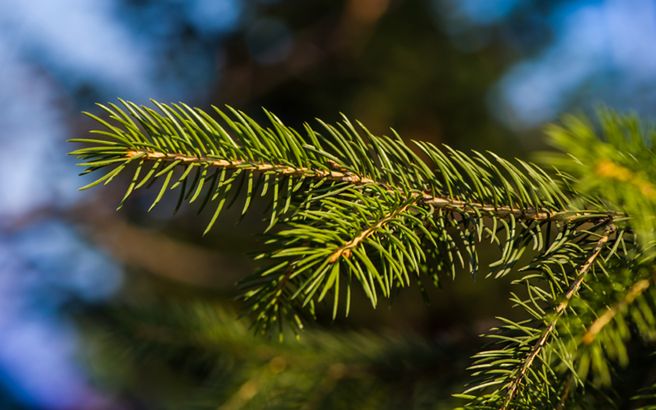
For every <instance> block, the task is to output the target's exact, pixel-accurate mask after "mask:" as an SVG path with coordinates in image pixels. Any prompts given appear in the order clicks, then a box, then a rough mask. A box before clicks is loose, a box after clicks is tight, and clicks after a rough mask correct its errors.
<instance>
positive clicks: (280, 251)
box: [72, 101, 656, 409]
mask: <svg viewBox="0 0 656 410" xmlns="http://www.w3.org/2000/svg"><path fill="white" fill-rule="evenodd" d="M121 103H122V107H119V106H118V105H115V104H108V105H99V107H100V108H101V109H102V110H103V111H104V112H105V117H106V118H101V117H98V116H95V115H93V114H88V115H89V116H91V117H92V118H93V119H94V120H95V121H96V122H97V123H98V124H99V125H100V128H99V129H97V130H93V131H91V132H92V134H94V136H92V137H89V138H76V139H73V140H72V141H73V142H78V143H82V144H83V146H82V147H81V148H79V149H77V150H75V151H74V152H73V153H72V154H73V155H75V156H77V157H78V158H80V159H81V160H82V162H81V163H80V165H81V166H83V167H85V171H84V172H83V174H89V173H95V172H97V171H100V173H101V174H100V176H99V177H98V178H97V179H96V180H95V181H93V182H91V183H89V184H87V185H86V186H84V187H83V188H90V187H93V186H96V185H98V184H105V185H106V184H108V183H110V182H111V181H113V180H116V179H117V178H119V177H122V176H123V175H125V176H126V177H127V178H126V184H127V189H126V192H125V195H124V197H123V201H125V200H127V199H128V198H129V197H130V196H132V195H133V194H134V192H136V191H138V190H140V189H143V188H146V187H148V186H150V185H152V184H153V183H155V182H159V183H161V185H160V187H159V190H158V192H157V193H156V195H155V198H154V200H153V202H152V205H151V206H150V209H152V208H153V207H155V206H157V205H158V203H160V202H161V201H164V200H165V199H166V198H168V194H169V192H171V191H177V193H178V199H177V205H176V210H177V208H179V207H180V206H181V205H182V204H183V203H189V204H193V203H196V202H197V201H198V203H200V208H201V209H204V208H206V207H213V208H214V211H213V213H212V216H211V217H210V220H209V223H208V224H207V227H206V230H205V233H208V232H209V231H210V229H211V228H212V226H213V225H214V224H215V222H216V221H217V219H218V217H219V216H220V215H221V214H222V211H223V209H224V208H225V207H227V206H230V204H231V203H233V202H234V201H235V199H237V198H240V197H241V198H244V200H243V203H242V214H245V213H247V212H249V210H251V209H252V208H251V207H250V205H251V203H253V202H254V201H255V200H258V199H260V198H262V199H263V200H265V201H268V203H269V205H270V207H269V209H270V210H269V211H268V213H267V215H266V218H267V219H268V221H269V226H268V228H267V231H266V233H267V238H268V239H267V241H266V248H265V250H264V251H263V253H262V254H261V255H260V256H259V257H258V258H260V259H262V260H263V261H264V263H263V267H262V268H261V269H260V270H259V271H257V272H256V273H254V274H253V275H251V276H250V277H248V278H246V279H245V280H244V281H242V283H241V287H242V289H243V293H242V299H243V301H244V304H245V306H246V307H247V308H248V309H249V311H250V314H251V317H252V318H253V319H254V326H255V328H256V329H259V330H262V331H264V332H266V331H268V330H270V329H271V328H276V327H277V328H278V329H279V333H280V334H281V335H282V334H285V333H286V326H287V325H290V326H291V327H292V328H293V329H298V328H301V327H302V326H303V318H304V317H305V316H308V315H309V316H314V315H315V314H316V312H317V308H318V306H319V305H320V304H323V303H325V302H328V304H329V305H330V304H332V316H333V318H335V317H336V316H337V314H338V311H339V310H340V309H341V308H343V311H344V314H345V315H348V313H349V309H350V301H351V294H352V292H353V288H354V287H355V288H356V289H358V290H360V291H361V292H362V293H363V294H364V295H365V297H366V298H367V299H368V300H369V302H370V303H371V305H372V306H373V307H376V306H377V304H378V302H379V300H380V299H381V297H384V298H390V297H391V296H392V295H393V293H394V291H395V290H397V289H400V288H404V287H408V286H410V285H411V284H412V283H417V282H422V281H423V280H426V279H429V280H431V281H432V282H434V283H436V284H437V283H438V282H439V281H440V280H443V278H444V277H445V276H451V277H453V276H455V275H456V273H457V272H458V271H460V270H464V271H466V272H470V273H471V274H476V273H477V272H478V271H479V270H481V266H479V265H480V262H479V256H478V252H479V249H480V248H482V247H485V248H488V247H489V245H494V247H496V248H498V252H497V255H496V259H495V260H494V261H492V262H491V263H490V264H489V265H488V266H487V267H483V271H484V273H485V275H486V276H488V277H494V278H499V277H502V276H505V275H508V274H509V273H510V272H511V271H513V272H517V273H518V274H519V278H518V279H516V280H514V281H513V284H515V285H519V286H521V287H522V290H521V291H520V292H513V293H512V294H511V301H512V302H513V304H514V305H515V307H517V308H519V309H520V310H521V311H522V314H523V317H522V318H521V319H518V320H510V319H506V318H499V320H500V322H501V325H500V326H499V327H498V328H496V329H492V331H491V332H490V333H488V334H486V335H485V336H486V337H487V338H488V340H492V341H493V342H494V347H493V348H491V349H488V350H483V351H481V352H479V353H478V354H476V355H475V356H474V363H473V365H472V366H471V370H472V375H473V376H474V378H475V379H476V380H475V381H474V382H473V383H472V384H471V385H470V386H469V387H468V388H467V390H466V391H465V392H464V393H463V394H460V395H456V396H457V397H462V398H465V399H467V400H468V404H467V405H468V406H471V407H481V408H497V409H510V408H522V407H527V408H536V407H538V408H539V407H544V408H555V407H557V408H566V406H568V405H569V404H571V403H573V402H574V401H575V400H578V399H579V397H580V395H579V394H578V393H579V392H581V391H585V392H588V391H589V390H585V389H586V388H587V387H589V386H594V387H599V388H600V389H606V390H604V394H605V393H606V392H608V389H611V388H612V387H610V386H611V385H612V380H611V377H610V370H609V369H610V368H611V366H615V365H616V364H619V365H620V366H625V365H627V363H628V355H629V348H628V342H629V340H630V339H631V337H632V335H634V334H638V335H639V336H640V337H641V339H642V341H644V342H645V343H647V342H652V341H653V336H654V331H653V329H654V327H655V326H656V319H654V318H656V303H655V302H654V298H655V296H656V295H655V292H654V291H653V289H654V287H653V286H652V284H653V280H654V278H653V276H652V275H651V274H646V273H645V272H653V271H654V266H653V265H654V254H653V248H654V246H653V244H654V243H655V242H654V240H653V238H655V237H656V234H655V233H654V232H656V218H655V217H654V215H655V214H656V197H655V196H654V192H656V190H655V188H654V187H656V183H655V181H656V173H655V172H654V168H653V166H651V165H653V157H654V155H655V153H654V147H655V146H656V133H651V134H645V133H644V131H642V129H641V128H640V127H638V126H637V123H636V122H635V121H634V120H631V119H627V118H624V117H618V116H615V115H613V114H606V115H602V126H601V130H602V131H603V136H601V137H599V136H597V135H596V133H595V130H596V128H595V127H594V126H593V125H591V124H590V123H589V122H587V121H585V120H581V119H576V118H570V119H568V120H566V121H565V126H563V127H557V128H551V131H550V133H551V138H552V142H553V143H554V144H555V145H556V146H558V147H560V148H561V149H562V150H563V151H565V152H564V153H563V154H560V153H557V154H554V153H551V154H549V155H545V156H544V158H545V160H547V161H548V163H549V165H550V166H555V167H556V169H555V170H554V171H553V172H547V171H545V170H544V169H543V168H541V167H539V166H536V165H534V164H531V163H527V162H524V161H521V160H513V161H508V160H505V159H503V158H500V157H498V156H497V155H495V154H493V153H490V152H487V153H479V152H475V151H472V152H463V151H458V150H454V149H452V148H450V147H448V146H443V147H436V146H434V145H432V144H429V143H426V142H421V141H411V142H405V141H404V140H403V139H401V137H400V136H399V135H397V134H396V133H395V132H394V131H393V130H392V131H391V133H392V136H385V135H383V136H377V135H374V134H372V133H371V132H370V131H369V130H368V129H367V128H365V127H364V126H363V125H362V124H360V123H359V122H353V121H350V120H348V119H347V118H346V117H343V118H342V120H341V121H339V122H337V123H335V124H327V123H324V122H322V121H320V120H317V123H316V124H315V125H310V124H304V125H303V127H302V130H296V129H294V128H291V127H288V126H286V125H284V124H283V123H282V122H281V121H280V120H279V119H278V118H277V117H275V115H273V114H271V113H269V112H267V111H264V115H265V116H266V120H265V121H263V122H258V121H255V120H254V119H253V118H251V117H249V116H247V115H246V114H244V113H243V112H240V111H237V110H234V109H232V108H230V107H227V108H226V109H219V108H216V107H213V113H212V114H210V113H208V112H206V111H204V110H201V109H198V108H191V107H189V106H187V105H185V104H171V105H167V104H161V103H158V102H156V101H153V104H154V105H155V107H156V108H157V109H152V108H150V107H146V106H138V105H136V104H134V103H131V102H126V101H121ZM240 194H241V196H240ZM121 203H123V202H121ZM633 273H635V275H634V276H631V275H632V274H633ZM618 289H621V290H618ZM610 295H612V296H610ZM609 299H612V301H611V302H610V303H609ZM290 319H291V320H290ZM591 369H592V370H591ZM591 371H592V373H593V374H594V377H592V378H590V377H588V374H589V373H590V372H591ZM329 379H330V378H329ZM249 380H251V379H249ZM253 380H255V379H252V380H251V381H253ZM259 380H260V379H257V381H254V382H253V383H256V384H257V385H258V386H260V385H262V386H264V384H260V381H259ZM330 380H332V379H330ZM268 382H269V381H267V383H268ZM321 383H323V382H321ZM321 383H320V384H321ZM326 383H328V382H326ZM330 383H332V382H330ZM244 386H246V387H248V386H251V387H252V383H251V384H249V382H248V381H245V383H244V384H243V385H242V387H244ZM244 388H245V387H244ZM258 388H259V387H258ZM317 388H318V389H319V387H317ZM247 390H248V389H247ZM249 391H250V390H249ZM239 394H240V393H239V391H238V392H237V395H239Z"/></svg>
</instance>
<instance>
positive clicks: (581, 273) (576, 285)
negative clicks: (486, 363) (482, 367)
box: [501, 224, 615, 410]
mask: <svg viewBox="0 0 656 410" xmlns="http://www.w3.org/2000/svg"><path fill="white" fill-rule="evenodd" d="M614 231H615V227H614V226H613V225H612V224H609V225H608V226H607V227H606V228H605V229H604V233H603V235H602V236H601V237H600V238H599V240H598V241H597V243H596V244H595V247H594V248H593V250H592V252H591V253H590V255H589V256H588V257H587V258H586V259H585V261H584V262H583V264H581V266H580V267H579V268H578V269H577V276H576V280H575V281H574V282H573V283H572V284H571V285H570V287H569V289H568V290H567V292H566V293H565V295H564V296H563V299H562V300H561V301H560V303H559V304H558V305H557V306H556V308H555V309H554V311H553V314H552V318H551V320H550V321H549V324H548V325H547V327H546V328H545V329H544V330H543V331H542V334H541V335H540V337H539V338H538V340H537V341H536V342H535V344H534V345H533V347H532V349H531V351H530V353H529V354H528V355H527V356H526V358H525V359H524V360H523V363H522V365H521V367H520V368H519V370H518V372H517V373H516V374H515V375H514V376H513V377H512V378H511V381H510V384H509V386H508V388H507V393H506V396H505V400H504V402H503V404H502V405H501V409H502V410H505V409H507V408H509V406H510V404H511V403H512V401H513V399H514V397H515V395H516V394H517V390H518V389H519V387H520V385H521V383H522V381H523V379H524V377H526V373H527V371H528V369H529V368H530V367H531V365H532V364H533V361H534V360H535V358H536V357H537V356H538V354H539V353H540V351H541V350H542V349H543V348H544V346H545V344H546V343H547V340H548V339H549V338H550V337H551V336H552V334H553V331H554V329H555V328H556V324H557V323H558V320H559V319H560V318H561V316H562V314H563V312H565V309H567V307H568V306H569V303H570V301H571V300H572V298H573V297H574V296H575V295H576V294H577V293H578V291H579V289H580V287H581V284H582V283H583V281H584V280H585V277H586V275H587V273H588V271H589V270H590V268H591V267H592V266H593V264H594V263H595V261H596V260H597V258H598V257H599V255H600V253H601V250H602V249H603V247H604V246H605V245H606V243H607V242H608V240H609V238H610V235H611V234H612V233H613V232H614Z"/></svg>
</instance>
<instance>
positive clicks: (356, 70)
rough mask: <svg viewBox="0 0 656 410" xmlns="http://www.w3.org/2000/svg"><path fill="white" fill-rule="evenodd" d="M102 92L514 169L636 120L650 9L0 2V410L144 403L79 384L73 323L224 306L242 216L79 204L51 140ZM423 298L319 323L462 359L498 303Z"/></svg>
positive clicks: (85, 363)
mask: <svg viewBox="0 0 656 410" xmlns="http://www.w3.org/2000/svg"><path fill="white" fill-rule="evenodd" d="M117 97H121V98H125V99H131V100H134V101H135V102H138V103H145V104H148V99H149V98H155V99H158V100H162V101H166V102H168V101H184V102H186V103H188V104H190V105H195V106H200V107H207V106H209V105H210V104H216V105H222V104H231V105H233V106H235V107H237V108H240V109H243V110H245V111H247V112H249V113H252V114H253V115H254V116H255V117H256V118H258V116H260V117H261V111H260V107H266V108H267V109H269V110H271V111H273V112H274V113H276V114H277V115H278V116H280V117H281V118H282V119H283V120H284V121H285V122H286V123H288V124H291V125H301V124H302V123H303V122H305V121H312V120H313V119H314V118H315V117H316V118H321V119H323V120H326V121H330V120H334V119H336V118H338V116H339V114H340V113H344V114H346V115H348V116H349V117H351V118H356V119H358V120H360V121H362V122H363V123H364V124H366V125H367V126H368V127H369V128H370V129H372V130H373V131H374V132H378V133H385V132H388V130H389V128H390V127H392V128H394V129H395V130H397V131H398V132H399V133H400V134H401V135H402V136H404V137H405V138H416V139H423V140H430V141H433V142H436V143H448V144H450V145H453V146H455V147H458V148H464V149H468V148H473V149H478V150H488V149H489V150H493V151H495V152H498V153H501V154H504V155H507V156H519V157H526V156H527V154H528V152H530V151H531V150H534V149H537V148H544V146H543V142H542V138H541V131H540V130H541V127H542V126H543V125H544V124H545V123H547V122H549V121H553V120H557V118H558V116H559V115H560V114H561V113H563V112H567V111H574V112H587V111H589V110H591V109H594V107H595V106H596V105H598V104H605V105H608V106H611V107H614V108H618V109H621V110H632V111H635V112H638V113H639V114H641V115H643V116H645V117H647V118H650V117H652V116H653V107H654V103H655V102H656V1H652V0H635V1H630V2H629V1H620V0H605V1H601V0H598V1H593V0H587V1H584V0H575V1H558V0H556V1H546V0H545V1H541V0H533V1H531V0H500V1H488V0H345V1H335V0H317V1H300V0H289V1H283V0H244V1H240V0H188V1H182V0H161V1H151V0H62V1H54V0H32V1H24V2H13V1H8V0H4V1H0V102H1V106H2V110H0V408H8V409H13V408H16V409H32V408H34V409H78V408H80V409H123V408H126V409H132V408H158V407H156V406H151V405H149V403H148V399H146V398H144V397H139V389H138V388H136V387H138V386H139V382H134V383H135V384H134V386H136V387H135V389H134V390H129V391H126V390H121V391H118V390H117V389H116V388H115V386H113V385H106V384H104V383H103V382H102V379H98V378H97V377H96V374H97V368H98V367H102V366H104V367H107V366H109V367H111V366H112V363H113V362H117V363H114V365H115V366H116V367H121V366H120V363H118V362H120V360H121V358H120V357H109V358H108V357H100V355H101V353H97V355H94V354H93V352H94V350H93V349H92V348H89V346H90V345H93V344H92V343H90V342H89V340H90V337H89V335H90V333H89V331H88V329H87V326H86V325H85V323H88V322H89V320H90V318H95V317H97V318H98V320H102V319H101V318H102V317H104V316H103V315H98V316H94V315H95V314H96V312H99V311H106V310H107V309H109V308H111V307H112V306H115V305H117V304H121V303H131V302H135V301H137V302H139V303H140V304H143V305H148V304H149V303H150V302H153V303H155V302H157V301H161V300H166V301H169V302H170V301H178V300H180V301H185V300H191V299H194V300H197V299H201V300H211V301H212V302H213V303H220V304H222V305H225V306H228V307H229V308H232V309H235V310H237V311H238V310H239V304H238V303H235V301H234V300H235V295H236V294H237V288H236V287H235V283H236V282H237V281H238V280H239V279H240V278H243V277H244V276H245V275H247V274H248V273H249V272H251V271H252V269H253V268H254V266H253V263H252V262H251V257H252V255H253V254H254V252H255V251H256V250H257V246H258V243H260V240H261V236H260V235H259V234H258V232H261V230H258V226H259V224H260V221H259V219H258V217H257V215H255V216H249V217H247V218H245V219H244V220H243V221H241V222H239V223H237V221H238V219H239V215H238V211H234V212H232V213H229V214H227V215H228V216H227V217H225V218H224V219H223V222H222V224H221V226H219V227H218V228H217V229H215V230H214V231H213V233H212V234H210V235H209V236H208V237H205V238H202V237H201V233H202V230H203V228H204V222H205V221H206V218H207V215H205V214H201V215H197V214H196V211H195V210H194V209H183V210H181V211H180V212H179V213H177V214H176V215H173V213H172V211H173V208H174V205H175V204H168V205H165V206H162V207H160V208H158V209H155V210H154V211H153V212H152V213H149V214H148V213H146V209H147V205H148V203H149V201H148V200H149V199H152V196H149V195H148V194H140V195H141V196H137V197H135V199H133V200H132V201H131V202H129V204H128V205H127V206H126V207H125V208H124V209H122V210H121V211H120V212H115V210H114V209H115V207H116V205H117V204H118V202H119V200H120V197H121V194H122V189H123V187H124V183H125V181H117V182H114V183H113V184H112V185H110V186H109V187H108V188H105V189H96V190H93V191H91V192H82V193H80V192H78V191H77V187H78V186H81V185H83V184H84V181H85V177H79V176H77V173H78V172H79V170H77V169H76V167H75V165H74V160H73V159H72V158H70V157H68V156H67V155H66V153H67V152H68V151H70V150H72V149H73V146H72V144H69V143H66V142H65V140H66V139H67V138H70V137H74V136H79V135H84V134H85V133H86V132H87V130H88V129H89V127H90V126H91V125H92V124H91V123H90V122H89V121H88V120H86V119H85V118H84V117H83V116H82V115H80V112H81V111H83V110H88V111H91V112H97V109H96V108H95V107H94V105H93V104H94V102H97V101H98V102H105V101H115V99H116V98H117ZM152 194H153V192H150V195H152ZM429 293H430V294H431V295H432V296H431V301H430V303H429V304H425V303H423V302H422V299H421V295H420V293H419V292H417V291H416V290H413V289H409V290H407V291H406V292H403V293H402V294H400V295H399V296H398V297H397V298H396V300H395V301H394V304H393V307H391V308H387V307H386V306H383V307H380V308H379V309H378V310H377V311H372V310H371V309H370V308H369V307H367V305H366V304H364V303H361V302H357V301H356V304H355V305H354V307H352V308H351V311H352V312H353V313H352V315H351V317H349V318H348V319H339V321H338V323H335V324H333V323H331V322H329V321H326V322H325V323H324V322H323V321H320V322H321V323H320V326H325V327H331V326H332V327H334V328H336V329H350V330H355V331H357V330H367V331H372V332H374V333H376V332H383V331H384V332H392V333H396V334H408V333H411V334H414V335H418V337H421V338H423V339H424V340H426V341H427V343H432V342H435V343H437V342H439V343H445V341H448V340H452V341H454V343H462V345H463V346H465V348H464V351H461V352H460V353H461V354H462V355H463V357H464V358H466V356H467V355H468V354H471V353H473V350H467V349H470V348H469V347H467V346H470V345H471V343H472V340H473V341H474V342H475V337H476V334H477V333H480V332H481V331H482V330H484V329H486V328H488V327H489V326H490V324H491V323H492V322H491V318H493V317H494V316H495V315H497V314H500V313H502V311H504V310H507V309H508V308H509V306H508V303H507V302H506V299H507V284H504V283H497V282H493V281H491V280H485V279H483V278H482V277H480V278H475V280H472V278H470V277H461V278H458V279H457V280H456V281H455V282H453V283H445V284H444V285H443V287H442V288H441V289H437V290H431V291H430V292H429ZM81 317H83V318H85V319H84V320H80V319H79V318H81ZM108 323H109V322H108ZM90 352H91V353H90ZM454 360H455V359H454ZM463 363H466V361H465V362H458V365H463ZM461 367H462V366H461ZM104 372H105V373H107V372H108V371H107V370H104ZM109 372H110V373H111V370H110V371H109ZM101 373H102V372H101ZM116 374H122V373H121V372H116ZM115 377H118V376H115ZM126 377H127V376H126ZM157 382H158V383H161V389H162V390H167V389H172V390H175V389H176V388H175V383H176V381H175V380H171V379H164V380H158V381H157ZM144 383H145V382H144ZM125 384H126V383H123V384H121V383H120V382H116V385H125ZM149 394H150V395H152V394H153V393H152V392H150V393H149ZM217 404H218V403H217Z"/></svg>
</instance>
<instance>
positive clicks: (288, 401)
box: [86, 301, 461, 410]
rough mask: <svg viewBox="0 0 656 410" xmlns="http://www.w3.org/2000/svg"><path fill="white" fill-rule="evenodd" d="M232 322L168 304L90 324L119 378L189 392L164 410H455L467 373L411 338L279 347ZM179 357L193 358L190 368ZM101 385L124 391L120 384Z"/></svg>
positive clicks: (443, 350) (311, 339) (443, 351)
mask: <svg viewBox="0 0 656 410" xmlns="http://www.w3.org/2000/svg"><path fill="white" fill-rule="evenodd" d="M235 316H236V315H235V313H234V312H232V311H229V310H226V309H224V308H221V307H219V306H215V305H212V304H208V303H198V302H197V303H192V304H189V303H181V302H179V303H175V304H174V303H171V302H170V301H169V302H167V303H158V304H155V306H154V307H150V308H146V307H144V306H133V305H132V306H123V307H121V308H117V309H114V310H112V311H111V312H106V311H99V312H95V314H93V315H91V316H89V317H87V318H86V320H87V321H88V322H89V323H88V326H89V327H90V329H91V333H92V335H93V336H92V339H94V340H96V341H97V342H96V343H95V344H94V345H95V346H96V348H97V349H100V350H102V351H103V352H104V353H105V354H103V355H102V356H104V357H107V356H109V357H121V358H122V367H123V369H122V370H120V371H119V372H124V373H127V374H130V373H134V370H133V371H132V372H130V371H129V370H130V368H132V369H138V370H137V372H138V373H137V374H138V377H139V378H140V380H139V384H140V385H141V386H142V388H144V389H149V388H152V389H154V390H157V389H158V387H159V386H158V385H157V383H158V381H159V380H161V379H158V375H159V377H162V376H163V375H166V377H173V378H176V379H177V380H178V382H177V383H176V385H177V386H180V385H182V386H183V387H182V388H181V389H182V392H180V393H176V392H169V393H168V394H164V395H163V396H164V397H162V395H159V400H164V402H162V403H160V402H157V400H154V403H152V404H155V405H157V406H161V407H158V408H172V409H181V408H190V409H200V408H208V409H209V408H212V409H216V408H219V409H225V410H227V409H261V408H270V409H278V408H280V409H288V408H304V409H326V410H328V409H334V408H344V409H390V410H392V409H397V408H400V407H402V406H409V407H411V408H421V407H422V403H442V404H444V405H445V406H446V405H447V404H449V403H450V404H452V403H453V399H449V397H448V389H449V388H453V379H452V375H453V373H455V372H458V368H457V366H458V365H460V364H461V363H454V362H453V361H452V354H451V350H452V349H453V348H452V347H448V346H444V345H443V344H439V345H431V344H428V343H427V342H426V341H424V340H422V339H421V338H418V337H414V336H411V335H406V336H404V337H398V336H391V335H374V334H370V333H363V332H358V333H355V332H341V333H336V332H325V331H319V330H309V331H307V332H305V333H304V335H303V340H302V341H296V340H294V339H293V338H288V339H286V340H285V341H284V342H283V343H279V342H274V341H271V340H270V339H268V338H262V337H258V336H256V335H253V334H252V332H251V331H250V329H249V327H248V323H245V322H244V321H240V320H237V319H236V317H235ZM100 324H104V326H100ZM108 324H109V326H108ZM95 354H96V355H97V354H98V352H95ZM181 355H183V356H185V357H189V356H191V357H190V359H189V360H187V361H184V362H185V363H186V365H185V366H184V367H181V366H180V365H179V363H180V362H181V360H180V359H181V357H180V356H181ZM162 358H164V360H163V362H164V366H160V363H161V362H162ZM446 369H448V370H449V372H445V371H444V370H446ZM199 372H201V373H202V374H204V375H206V376H205V377H204V381H203V385H202V386H198V384H197V383H196V382H195V381H194V380H195V374H197V373H199ZM99 377H101V378H102V379H104V380H103V382H104V384H105V385H110V386H112V387H114V388H115V389H121V388H123V387H124V386H123V385H122V383H125V377H124V376H118V375H117V374H111V373H104V374H102V375H100V376H99ZM188 395H191V396H192V399H189V397H188Z"/></svg>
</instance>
